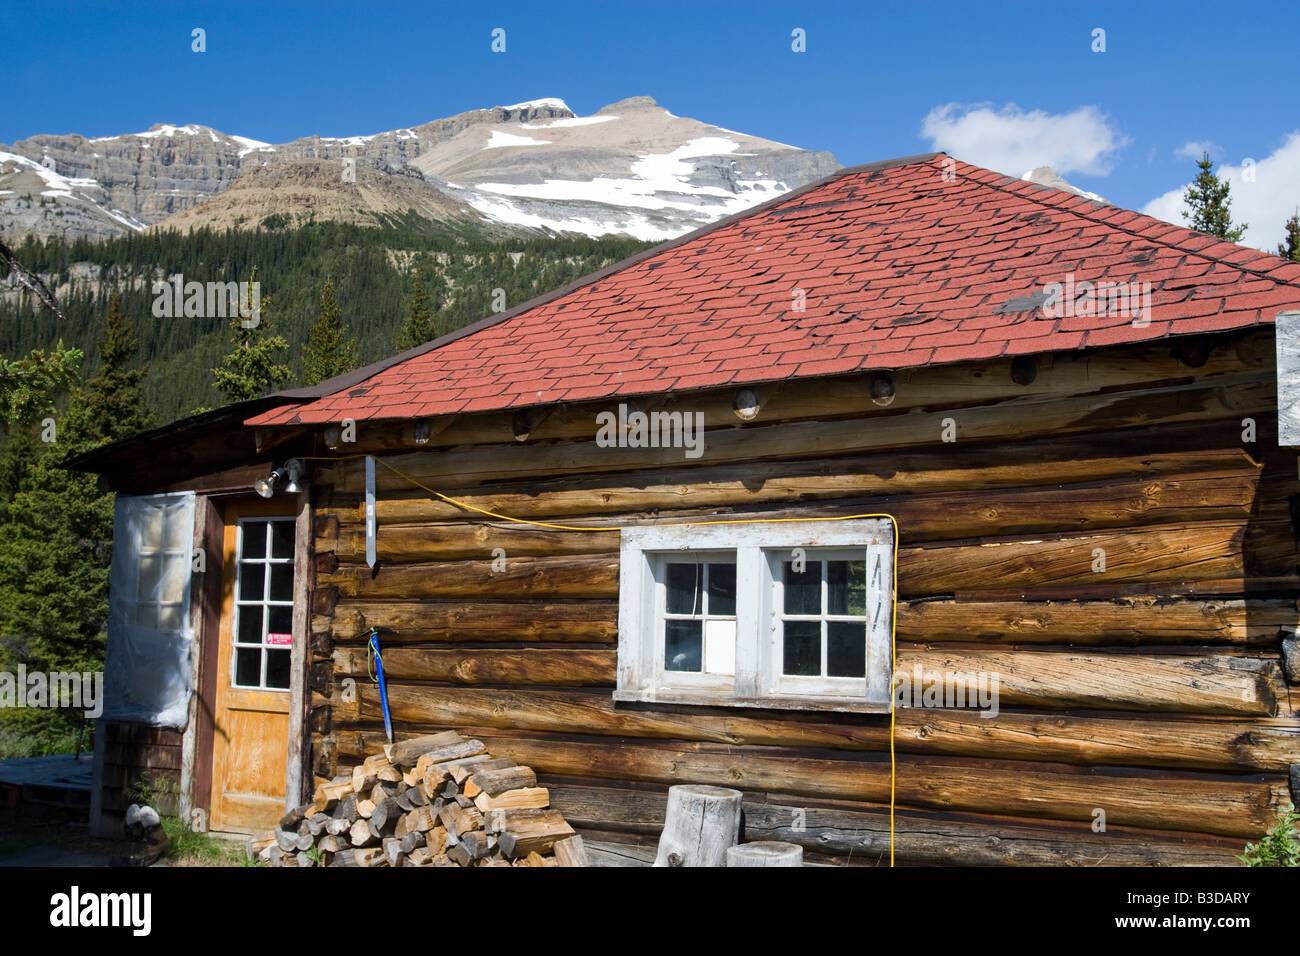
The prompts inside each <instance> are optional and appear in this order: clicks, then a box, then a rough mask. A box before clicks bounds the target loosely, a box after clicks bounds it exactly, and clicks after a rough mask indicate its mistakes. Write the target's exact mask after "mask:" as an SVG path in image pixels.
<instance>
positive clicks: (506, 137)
mask: <svg viewBox="0 0 1300 956" xmlns="http://www.w3.org/2000/svg"><path fill="white" fill-rule="evenodd" d="M549 142H550V140H549V139H533V138H532V137H530V136H516V135H515V134H514V133H503V132H501V130H499V129H494V130H493V131H492V135H491V137H489V139H488V141H487V145H486V146H484V147H483V148H484V149H500V148H501V147H503V146H545V145H546V144H547V143H549Z"/></svg>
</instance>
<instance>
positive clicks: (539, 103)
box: [495, 96, 573, 113]
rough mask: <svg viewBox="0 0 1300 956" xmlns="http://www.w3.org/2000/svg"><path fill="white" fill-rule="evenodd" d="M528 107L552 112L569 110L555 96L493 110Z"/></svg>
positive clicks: (498, 107) (564, 103)
mask: <svg viewBox="0 0 1300 956" xmlns="http://www.w3.org/2000/svg"><path fill="white" fill-rule="evenodd" d="M529 106H536V107H537V108H538V109H542V108H545V107H547V106H549V107H550V108H551V109H553V110H569V104H568V103H566V102H564V100H562V99H560V98H559V97H555V96H547V97H545V98H543V99H540V100H525V101H524V102H522V103H512V104H511V105H509V106H497V107H495V109H499V110H521V109H524V108H525V107H529ZM569 112H570V113H572V112H573V110H569Z"/></svg>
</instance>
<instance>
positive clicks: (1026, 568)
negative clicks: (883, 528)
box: [898, 522, 1294, 597]
mask: <svg viewBox="0 0 1300 956" xmlns="http://www.w3.org/2000/svg"><path fill="white" fill-rule="evenodd" d="M1245 536H1246V528H1245V525H1244V524H1243V523H1241V522H1199V523H1197V524H1189V525H1153V526H1151V527H1146V528H1140V529H1135V530H1132V531H1127V530H1126V531H1105V532H1097V533H1086V534H1063V535H1053V536H1044V537H1043V538H1040V539H1037V540H1029V541H1026V540H1018V539H1007V540H991V541H990V540H984V541H975V542H962V543H959V544H943V545H930V546H920V547H915V548H901V549H899V558H898V591H899V595H900V596H902V597H908V596H920V595H926V594H951V593H953V592H956V591H979V590H983V589H985V588H999V589H1007V588H1013V587H1022V588H1032V587H1038V586H1044V585H1050V586H1054V587H1060V586H1064V585H1075V584H1077V585H1086V584H1097V583H1103V582H1104V583H1105V584H1113V583H1115V582H1123V581H1141V582H1158V581H1179V582H1181V581H1187V580H1203V579H1217V578H1244V577H1246V576H1247V575H1248V574H1269V573H1279V574H1280V573H1287V571H1288V570H1290V569H1294V551H1293V545H1290V544H1289V543H1286V542H1284V541H1283V542H1282V543H1281V544H1279V546H1277V547H1275V548H1273V549H1270V550H1269V551H1266V552H1265V551H1260V550H1256V551H1255V552H1253V553H1251V554H1249V555H1248V556H1246V557H1243V542H1244V540H1245ZM1288 551H1289V552H1290V553H1288ZM1099 558H1104V570H1101V567H1102V566H1101V565H1100V564H1099V563H1098V562H1099ZM1288 560H1290V562H1291V566H1290V569H1288V567H1287V562H1288Z"/></svg>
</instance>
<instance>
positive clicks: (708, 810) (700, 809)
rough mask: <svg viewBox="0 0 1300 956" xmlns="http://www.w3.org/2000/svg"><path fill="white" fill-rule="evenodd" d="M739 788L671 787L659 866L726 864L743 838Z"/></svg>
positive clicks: (661, 836) (685, 785)
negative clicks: (729, 853)
mask: <svg viewBox="0 0 1300 956" xmlns="http://www.w3.org/2000/svg"><path fill="white" fill-rule="evenodd" d="M740 798H741V793H740V791H739V790H732V789H730V788H729V787H710V786H705V785H703V784H679V785H678V786H675V787H669V788H668V811H667V814H666V815H665V818H664V829H663V833H662V835H660V837H659V852H658V853H657V854H656V856H655V863H654V865H655V866H726V865H727V849H728V847H732V846H735V844H736V840H738V839H739V838H740Z"/></svg>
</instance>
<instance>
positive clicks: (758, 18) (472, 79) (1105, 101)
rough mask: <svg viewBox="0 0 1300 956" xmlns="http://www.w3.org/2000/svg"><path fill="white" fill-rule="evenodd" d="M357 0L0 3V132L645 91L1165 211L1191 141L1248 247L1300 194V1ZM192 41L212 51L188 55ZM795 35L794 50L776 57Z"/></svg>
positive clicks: (681, 109) (589, 103) (350, 129)
mask: <svg viewBox="0 0 1300 956" xmlns="http://www.w3.org/2000/svg"><path fill="white" fill-rule="evenodd" d="M369 6H370V5H368V4H365V3H355V2H354V3H329V2H321V3H310V4H307V3H302V4H299V3H269V2H263V3H246V2H223V3H172V4H156V3H147V2H145V3H131V4H126V3H121V4H117V3H63V2H57V0H41V2H38V3H14V2H12V0H3V2H0V23H3V25H4V28H3V30H2V31H0V88H3V89H4V90H5V91H6V95H5V108H4V109H3V111H0V142H5V143H11V142H13V141H15V140H17V139H23V138H25V137H28V136H31V135H34V134H37V133H81V134H83V135H86V136H103V135H110V134H114V133H122V132H136V131H140V130H144V129H147V128H148V127H149V126H151V125H152V124H154V123H158V122H166V123H176V124H184V123H202V124H205V125H208V126H212V127H215V128H217V129H220V130H222V131H223V132H227V133H234V134H239V135H243V136H250V137H253V138H255V139H261V140H267V141H270V142H284V141H286V140H290V139H293V138H296V137H298V136H303V135H308V134H311V133H320V134H322V135H326V136H346V135H354V134H361V133H372V132H377V131H380V130H386V129H393V128H399V127H406V126H413V125H416V124H418V123H421V122H424V121H427V120H430V119H434V118H437V117H441V116H446V115H450V114H453V113H456V112H460V111H462V110H467V109H474V108H477V107H484V106H492V105H497V104H507V103H515V102H519V101H522V100H528V99H535V98H538V97H543V96H557V97H561V98H563V99H564V100H565V101H566V102H567V103H568V104H569V105H570V106H571V107H572V108H573V109H574V110H575V111H576V112H578V113H579V114H586V113H590V112H593V111H594V110H596V109H598V108H600V107H601V106H603V105H605V104H607V103H610V102H613V101H615V100H618V99H621V98H623V97H626V96H633V95H649V96H653V97H654V98H655V99H656V100H658V101H659V103H660V105H662V106H664V107H666V108H668V109H669V110H671V111H672V112H674V113H676V114H678V115H681V116H691V117H694V118H696V119H700V120H703V121H705V122H709V123H714V124H717V125H719V126H724V127H727V128H729V129H734V130H740V131H743V132H746V133H751V134H754V135H758V136H764V137H767V138H769V139H774V140H778V141H780V142H784V143H790V144H793V145H797V146H803V147H808V148H818V149H828V150H830V151H832V152H833V153H834V154H835V156H836V157H837V158H838V159H839V161H840V162H841V163H844V164H846V165H852V164H857V163H865V162H871V161H874V160H878V159H886V158H891V157H895V156H903V155H909V154H913V153H918V152H925V151H929V150H931V149H934V148H946V149H948V151H949V152H951V153H953V154H954V155H956V156H958V157H959V158H962V159H967V160H969V161H972V162H977V163H981V164H982V165H988V166H992V167H994V168H1002V171H1004V172H1009V173H1012V174H1014V175H1019V174H1020V173H1023V172H1024V171H1025V169H1028V168H1029V167H1030V166H1032V165H1038V164H1040V163H1045V164H1050V165H1055V166H1057V167H1058V170H1059V171H1060V172H1062V173H1063V175H1065V176H1066V178H1067V179H1069V180H1070V181H1071V182H1072V183H1074V184H1075V185H1077V186H1080V187H1082V188H1085V189H1090V190H1093V191H1095V192H1098V193H1100V194H1102V195H1104V196H1106V197H1107V198H1108V199H1110V200H1112V201H1113V202H1116V203H1118V204H1119V205H1122V206H1127V207H1131V208H1139V209H1140V208H1143V207H1144V206H1148V204H1153V203H1155V204H1154V205H1151V206H1150V207H1149V208H1148V211H1152V212H1157V213H1159V212H1161V211H1165V212H1166V214H1167V215H1175V214H1176V208H1177V201H1176V200H1177V194H1176V193H1174V194H1172V196H1169V197H1166V199H1165V200H1164V201H1163V202H1164V205H1163V206H1160V205H1159V202H1160V200H1159V199H1158V197H1161V196H1162V195H1163V194H1166V193H1169V192H1170V191H1172V190H1177V189H1178V188H1179V187H1181V186H1182V185H1183V184H1184V183H1186V182H1187V181H1188V180H1189V179H1190V178H1191V177H1192V175H1193V174H1194V173H1195V169H1194V167H1193V165H1192V161H1191V159H1189V158H1188V155H1190V154H1191V152H1192V151H1193V149H1194V147H1189V146H1188V144H1203V145H1204V146H1205V147H1206V148H1209V149H1211V151H1212V153H1214V154H1215V156H1216V158H1217V159H1219V160H1220V161H1221V162H1223V163H1224V164H1225V170H1224V171H1225V172H1226V173H1230V174H1232V175H1233V176H1234V188H1233V193H1234V197H1236V198H1237V208H1236V211H1237V212H1238V217H1237V218H1238V219H1247V220H1249V221H1250V222H1251V225H1252V232H1251V233H1249V234H1248V240H1253V241H1254V243H1255V244H1260V245H1262V244H1265V243H1267V242H1275V241H1276V239H1277V238H1278V237H1279V236H1280V233H1281V223H1282V220H1283V219H1285V217H1286V215H1288V214H1289V213H1290V212H1291V209H1292V207H1293V206H1295V205H1297V204H1300V133H1298V131H1300V109H1297V107H1296V106H1295V105H1294V102H1295V101H1294V95H1293V90H1294V89H1295V71H1296V67H1297V58H1298V57H1300V54H1298V53H1297V48H1296V43H1297V40H1298V39H1300V4H1295V3H1278V4H1269V3H1262V4H1257V3H1252V4H1244V5H1239V6H1234V5H1230V4H1228V5H1225V4H1223V3H1222V2H1219V3H1200V2H1186V0H1184V2H1179V3H1163V2H1160V3H1156V2H1152V3H1132V2H1128V3H1093V4H1072V3H1055V2H1050V0H1049V2H1044V0H1037V2H1033V3H1010V2H1008V3H997V2H978V3H962V4H948V3H943V2H937V0H935V2H916V0H913V2H908V3H883V2H880V3H873V2H857V3H851V2H844V3H818V2H811V0H806V2H799V3H764V2H759V0H750V2H712V3H709V2H705V0H697V2H694V3H686V2H673V0H657V2H653V3H639V2H624V3H565V2H545V3H542V2H534V3H439V2H430V0H425V2H421V3H412V4H384V5H382V6H380V7H378V8H376V9H373V10H372V9H369ZM194 27H202V28H203V29H204V30H205V31H206V34H207V52H206V53H201V54H200V53H194V52H192V51H191V49H190V46H191V39H190V31H191V29H192V28H194ZM495 27H502V28H504V29H505V30H506V52H505V53H504V54H496V53H493V52H491V50H490V43H491V31H492V29H493V28H495ZM796 27H797V28H801V29H803V30H805V31H806V36H807V52H804V53H795V52H793V51H792V50H791V31H792V30H793V29H795V28H796ZM1096 28H1101V29H1104V30H1105V31H1106V32H1105V44H1106V50H1105V52H1104V53H1099V52H1093V50H1092V49H1091V47H1092V45H1093V43H1094V40H1093V30H1094V29H1096ZM945 108H946V109H945ZM927 118H928V121H927ZM1292 134H1297V135H1295V136H1292ZM1180 150H1181V151H1182V153H1183V154H1182V155H1180V154H1179V151H1180ZM1247 160H1253V162H1254V168H1253V169H1252V168H1251V164H1250V163H1247V162H1246V161H1247ZM1017 164H1025V165H1024V168H1013V167H1015V166H1016V165H1017ZM1003 167H1005V168H1003ZM1252 177H1253V178H1252ZM1170 210H1173V211H1170ZM1257 230H1259V231H1258V232H1257Z"/></svg>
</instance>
